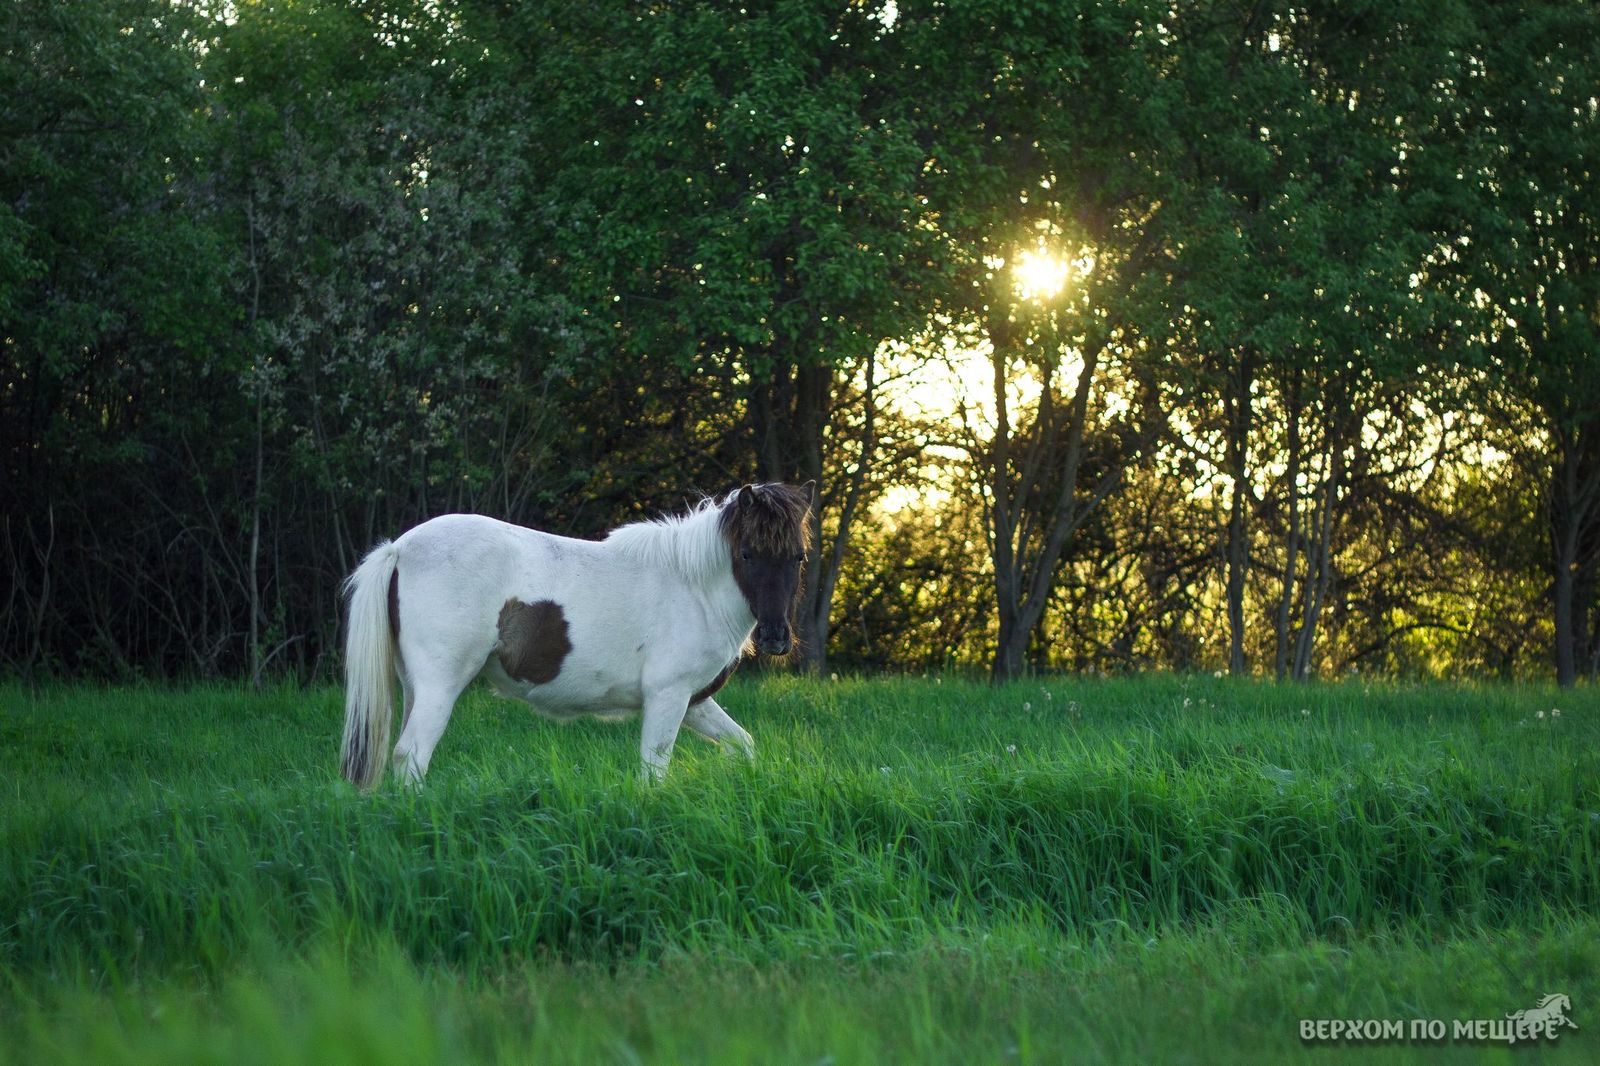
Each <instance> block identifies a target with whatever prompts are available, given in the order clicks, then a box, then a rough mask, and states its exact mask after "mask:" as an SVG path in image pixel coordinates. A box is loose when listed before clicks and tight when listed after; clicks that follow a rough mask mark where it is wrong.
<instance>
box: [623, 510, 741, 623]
mask: <svg viewBox="0 0 1600 1066" xmlns="http://www.w3.org/2000/svg"><path fill="white" fill-rule="evenodd" d="M720 513H721V510H720V508H718V507H716V506H714V505H712V504H711V503H710V502H709V501H708V502H707V503H705V504H702V505H701V506H700V507H698V508H696V509H695V510H693V511H691V512H690V513H689V514H687V515H685V516H683V517H681V518H664V519H659V520H657V521H650V522H636V523H634V524H632V525H627V526H623V527H621V528H620V529H615V530H613V531H612V532H611V535H610V536H609V537H608V538H607V541H608V542H609V543H612V544H614V545H615V546H616V547H617V548H618V549H619V550H620V551H623V552H625V553H627V554H628V555H630V556H632V557H633V558H635V559H638V560H640V561H642V562H644V563H645V564H646V565H648V566H650V567H652V568H654V569H659V570H663V571H665V572H667V573H669V574H671V575H673V576H674V577H675V578H677V579H678V580H680V581H682V582H683V583H684V584H685V585H686V586H688V587H689V589H690V591H691V592H692V593H693V594H694V595H695V596H697V598H699V599H700V601H701V602H702V603H704V604H705V605H706V611H707V614H708V615H709V616H710V617H711V619H712V621H713V625H715V626H717V627H718V628H725V629H726V630H727V636H728V639H729V641H730V642H733V643H736V644H738V645H740V646H742V645H743V644H744V642H745V640H746V639H748V638H749V635H750V630H751V628H752V627H753V626H754V625H755V624H756V620H755V616H754V615H753V614H752V613H751V612H750V604H749V602H748V601H747V600H746V599H745V598H744V593H743V592H741V591H739V586H738V583H737V582H736V581H734V578H733V550H732V548H731V547H730V546H729V544H728V541H727V538H725V537H724V536H723V535H722V530H721V528H720V527H719V524H718V518H719V517H720Z"/></svg>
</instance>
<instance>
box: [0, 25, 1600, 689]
mask: <svg viewBox="0 0 1600 1066" xmlns="http://www.w3.org/2000/svg"><path fill="white" fill-rule="evenodd" d="M1597 86H1600V13H1597V12H1596V10H1595V9H1594V8H1593V7H1592V6H1591V5H1588V4H1585V3H1582V2H1578V0H1550V2H1540V3H1533V4H1522V5H1502V4H1495V3H1489V2H1486V0H1451V2H1448V3H1442V4H1441V3H1431V2H1430V3H1420V2H1417V3H1412V2H1399V3H1389V4H1384V5H1339V6H1337V7H1330V8H1328V9H1326V10H1323V9H1315V10H1308V9H1305V8H1303V7H1295V6H1292V5H1288V4H1278V3H1257V2H1249V3H1245V2H1229V0H1206V2H1203V3H1197V4H1183V5H1171V4H1161V3H1146V2H1139V0H1129V2H1120V3H1112V4H1101V3H1092V2H1088V0H1084V2H1082V3H1076V2H1066V3H1055V2H1052V3H1038V4H1032V3H1017V2H1014V0H1011V2H1006V3H999V2H993V0H974V2H965V0H950V2H944V3H926V4H924V3H917V2H911V0H907V2H904V3H898V4H887V5H880V4H877V3H865V4H863V3H854V2H844V0H835V2H833V3H818V2H815V0H773V2H771V3H761V4H747V5H745V6H744V7H742V8H736V7H731V6H728V5H723V4H715V3H710V2H690V3H673V4H652V3H638V2H631V0H628V2H625V0H598V2H594V3H584V4H573V3H557V2H550V0H533V2H526V3H523V2H519V3H493V2H482V0H440V2H433V0H400V2H382V3H380V2H340V3H331V2H307V0H276V2H262V3H236V4H222V3H216V4H211V3H194V4H178V5H174V4H171V3H167V2H165V0H161V2H156V0H104V2H95V3H86V2H85V3H68V4H60V3H55V2H44V0H19V2H17V3H14V4H11V5H9V6H7V7H6V9H5V11H4V12H3V13H0V463H3V468H0V612H3V613H0V667H3V668H4V669H5V670H6V671H7V672H10V673H15V674H21V675H23V676H39V675H60V674H76V673H85V674H93V675H105V676H119V677H131V676H159V675H175V674H183V675H205V676H215V675H227V676H248V677H251V678H253V679H255V680H260V679H261V678H262V677H264V676H267V675H274V674H282V673H288V674H293V675H297V676H300V677H313V676H319V675H323V674H326V673H328V672H329V671H330V670H331V669H332V667H333V665H334V660H335V656H336V654H337V639H336V638H337V618H338V603H337V594H336V589H337V584H338V579H339V578H340V577H341V576H342V574H344V573H346V572H348V570H349V569H350V568H351V567H352V566H353V564H354V562H355V560H356V559H357V558H358V557H359V555H360V553H361V552H362V551H363V550H364V549H365V548H366V547H367V546H368V545H370V544H371V543H372V542H373V541H375V540H376V539H378V538H380V537H383V536H392V535H394V534H396V533H398V532H399V531H401V530H403V529H404V528H405V527H407V526H409V525H411V524H414V523H415V522H417V521H420V520H422V519H424V518H427V517H429V516H431V515H435V514H439V513H443V512H446V511H455V510H470V511H481V512H484V513H489V514H494V515H497V516H501V517H505V518H507V519H509V520H512V521H516V522H520V523H524V524H529V525H537V526H540V527H542V528H547V529H552V530H555V531H559V532H566V533H572V534H577V535H585V536H587V535H596V534H598V533H600V532H601V531H603V530H605V529H607V528H609V527H610V526H612V525H615V524H617V523H619V522H622V521H626V520H629V519H633V518H636V517H640V516H644V515H648V514H651V513H654V512H658V511H661V510H669V509H673V508H676V507H678V506H681V505H682V504H683V503H684V502H685V500H686V499H690V498H692V497H693V494H694V493H696V492H699V491H706V492H717V491H721V490H724V489H726V488H729V487H731V486H734V485H736V484H738V483H740V482H742V481H745V480H752V479H782V480H788V481H793V482H796V483H802V482H813V483H815V485H816V487H817V498H818V504H819V506H818V513H817V523H818V525H817V533H818V536H817V537H816V538H815V540H816V549H815V554H814V557H813V558H812V559H811V560H810V564H809V567H808V574H809V580H808V583H807V588H806V591H805V593H804V598H803V600H802V603H801V605H800V611H799V617H800V629H801V634H802V638H803V640H804V641H805V645H806V649H807V650H806V652H805V654H804V656H803V662H804V665H806V666H808V667H810V668H813V669H823V668H825V664H826V663H827V662H828V661H829V660H830V659H831V660H832V661H834V662H836V663H839V664H843V665H845V666H858V667H870V668H885V669H928V668H944V667H949V666H966V665H971V666H980V665H981V666H982V667H984V668H987V669H989V670H990V671H991V672H992V673H993V675H994V676H995V677H997V678H1008V677H1014V676H1016V675H1017V674H1019V673H1021V672H1023V671H1025V670H1028V669H1071V670H1129V669H1142V668H1176V669H1217V668H1225V669H1231V670H1233V671H1235V672H1260V673H1265V674H1269V675H1274V676H1277V677H1280V678H1306V677H1311V676H1316V675H1319V674H1320V675H1325V676H1326V675H1332V674H1337V673H1342V672H1345V671H1349V670H1359V671H1363V672H1380V673H1401V674H1445V675H1453V674H1484V673H1489V674H1495V675H1499V676H1517V675H1525V674H1532V673H1539V672H1542V671H1545V670H1548V669H1550V668H1552V667H1553V668H1554V670H1555V673H1556V677H1557V678H1558V680H1559V681H1560V682H1561V683H1562V684H1572V683H1574V682H1575V681H1576V680H1577V679H1578V678H1580V677H1583V676H1587V677H1589V678H1591V679H1592V678H1593V677H1594V676H1595V674H1596V672H1597V670H1600V597H1597V595H1596V564H1597V561H1600V421H1597V419H1600V359H1597V357H1596V341H1597V336H1596V332H1597V316H1600V273H1597V270H1596V255H1597V250H1600V238H1597V229H1596V218H1597V204H1596V200H1595V197H1596V193H1595V191H1594V190H1595V187H1596V182H1595V180H1594V177H1595V175H1594V170H1595V164H1596V158H1597V152H1600V114H1597V111H1600V102H1597V99H1596V94H1597V91H1600V90H1597ZM1030 262H1031V263H1033V264H1034V265H1035V266H1036V267H1037V266H1039V265H1040V264H1045V265H1046V266H1048V267H1050V268H1051V270H1053V271H1054V273H1053V274H1052V273H1051V271H1050V270H1046V271H1045V272H1044V273H1043V274H1041V275H1040V276H1039V277H1030V276H1029V274H1028V273H1027V264H1029V263H1030ZM930 382H931V383H932V384H929V383H930ZM919 383H920V384H919Z"/></svg>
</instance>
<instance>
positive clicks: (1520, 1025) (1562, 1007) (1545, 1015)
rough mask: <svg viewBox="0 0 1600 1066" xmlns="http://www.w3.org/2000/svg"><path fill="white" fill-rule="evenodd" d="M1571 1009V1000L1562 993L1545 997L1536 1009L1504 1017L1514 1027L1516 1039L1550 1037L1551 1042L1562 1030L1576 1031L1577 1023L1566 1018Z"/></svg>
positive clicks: (1531, 1008) (1530, 1008) (1520, 1011)
mask: <svg viewBox="0 0 1600 1066" xmlns="http://www.w3.org/2000/svg"><path fill="white" fill-rule="evenodd" d="M1571 1009H1572V1000H1571V999H1569V998H1568V997H1567V995H1566V993H1564V992H1556V993H1553V994H1551V995H1548V996H1545V997H1544V998H1543V999H1541V1000H1540V1001H1539V1005H1538V1006H1537V1007H1529V1008H1528V1009H1526V1010H1519V1011H1517V1012H1516V1013H1515V1014H1508V1015H1506V1017H1507V1018H1508V1019H1510V1020H1511V1023H1512V1024H1513V1025H1514V1026H1515V1027H1516V1034H1517V1039H1519V1040H1528V1039H1532V1040H1537V1039H1538V1038H1539V1037H1541V1036H1547V1037H1550V1038H1551V1039H1552V1040H1553V1039H1555V1038H1556V1037H1558V1036H1560V1035H1561V1030H1562V1029H1576V1028H1577V1027H1578V1023H1577V1022H1575V1021H1573V1020H1572V1019H1571V1018H1568V1017H1567V1011H1569V1010H1571Z"/></svg>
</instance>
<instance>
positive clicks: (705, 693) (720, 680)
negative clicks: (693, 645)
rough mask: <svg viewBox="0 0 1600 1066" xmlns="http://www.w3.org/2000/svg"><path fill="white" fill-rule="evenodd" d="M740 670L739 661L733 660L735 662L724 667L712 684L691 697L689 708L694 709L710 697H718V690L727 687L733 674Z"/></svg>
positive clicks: (712, 680)
mask: <svg viewBox="0 0 1600 1066" xmlns="http://www.w3.org/2000/svg"><path fill="white" fill-rule="evenodd" d="M738 668H739V660H738V659H735V660H733V662H731V663H729V664H728V665H727V666H724V667H723V668H722V672H721V673H719V674H718V675H717V676H716V677H713V678H712V679H711V683H710V684H709V685H707V686H706V687H705V688H703V689H701V690H700V691H699V692H696V693H695V694H694V695H693V696H690V697H689V706H691V707H693V706H694V705H695V704H697V703H699V702H700V701H701V700H703V699H708V698H709V697H711V696H714V695H716V694H717V690H718V689H720V688H721V687H722V686H723V685H726V684H727V683H728V678H730V677H732V676H733V672H734V671H735V670H737V669H738Z"/></svg>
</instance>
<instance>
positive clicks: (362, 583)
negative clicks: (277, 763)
mask: <svg viewBox="0 0 1600 1066" xmlns="http://www.w3.org/2000/svg"><path fill="white" fill-rule="evenodd" d="M395 555H396V552H395V547H394V545H393V544H391V543H390V542H388V541H384V542H383V543H382V544H379V545H378V546H377V547H376V548H373V549H372V551H370V552H368V553H367V557H366V558H365V559H363V560H361V565H360V566H358V567H356V570H355V573H353V574H351V575H350V576H349V577H348V578H346V579H345V582H344V593H345V595H346V596H348V597H349V598H350V621H349V628H348V630H347V631H346V633H345V641H344V745H343V748H342V749H341V751H340V759H339V768H340V770H341V771H342V772H343V774H344V776H345V777H346V778H347V779H348V780H350V781H352V782H354V783H355V784H357V785H359V786H360V787H362V788H371V787H372V786H373V785H376V784H377V783H378V782H379V781H381V780H383V764H384V763H385V762H387V761H388V759H389V723H390V720H391V719H392V718H393V717H394V681H395V673H394V658H395V648H394V641H395V635H394V633H393V632H392V631H391V630H390V627H389V582H390V580H391V579H392V578H393V576H394V568H395Z"/></svg>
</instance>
